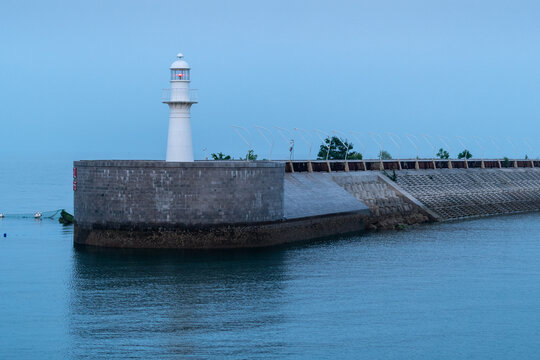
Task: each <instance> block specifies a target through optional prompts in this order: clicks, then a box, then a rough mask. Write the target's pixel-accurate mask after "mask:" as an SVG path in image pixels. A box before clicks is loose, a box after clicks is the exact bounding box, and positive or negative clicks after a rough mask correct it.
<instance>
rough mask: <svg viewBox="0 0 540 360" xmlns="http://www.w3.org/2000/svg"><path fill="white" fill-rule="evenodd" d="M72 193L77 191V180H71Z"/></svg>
mask: <svg viewBox="0 0 540 360" xmlns="http://www.w3.org/2000/svg"><path fill="white" fill-rule="evenodd" d="M73 191H77V180H73Z"/></svg>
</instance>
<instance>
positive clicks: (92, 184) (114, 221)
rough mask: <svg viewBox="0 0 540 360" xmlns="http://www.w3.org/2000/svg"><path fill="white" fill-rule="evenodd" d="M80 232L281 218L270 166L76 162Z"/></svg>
mask: <svg viewBox="0 0 540 360" xmlns="http://www.w3.org/2000/svg"><path fill="white" fill-rule="evenodd" d="M74 166H75V168H76V169H77V179H76V181H77V190H76V191H75V194H74V208H75V220H76V222H77V225H78V226H79V227H82V228H85V227H86V228H91V227H94V226H96V225H107V226H109V227H118V226H127V225H137V226H138V227H141V226H154V225H166V226H170V225H185V226H190V225H209V224H220V225H223V224H234V223H257V222H268V221H276V220H281V219H282V218H283V176H284V172H285V171H284V165H283V164H280V163H275V162H267V161H258V162H241V161H231V162H226V161H219V162H217V161H215V162H211V161H207V162H194V163H173V162H164V161H117V160H107V161H76V162H75V163H74Z"/></svg>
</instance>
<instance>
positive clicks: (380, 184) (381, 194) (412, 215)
mask: <svg viewBox="0 0 540 360" xmlns="http://www.w3.org/2000/svg"><path fill="white" fill-rule="evenodd" d="M332 178H333V180H334V181H335V182H336V183H337V184H339V185H340V186H342V187H343V188H344V189H345V190H346V191H347V192H349V193H350V194H352V195H353V196H355V197H356V198H357V199H359V200H361V201H362V202H364V203H365V204H366V205H367V206H368V207H369V209H370V214H369V215H368V216H366V217H365V218H364V222H365V225H366V227H367V228H368V229H392V228H396V227H399V226H401V225H411V224H418V223H423V222H428V221H432V220H437V216H436V215H435V214H434V213H432V212H431V211H430V210H429V209H427V208H426V207H425V206H423V205H422V204H421V203H420V202H418V201H416V199H414V198H413V197H412V196H410V195H409V194H408V193H407V192H405V191H403V190H402V189H400V188H399V186H397V185H396V184H395V183H393V182H392V181H390V180H389V179H387V178H386V177H385V176H384V175H381V174H378V173H366V172H349V173H333V174H332Z"/></svg>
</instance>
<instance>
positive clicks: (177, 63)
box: [171, 54, 189, 70]
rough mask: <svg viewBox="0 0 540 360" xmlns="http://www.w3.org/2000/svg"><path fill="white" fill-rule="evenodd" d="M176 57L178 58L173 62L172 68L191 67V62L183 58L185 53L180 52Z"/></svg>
mask: <svg viewBox="0 0 540 360" xmlns="http://www.w3.org/2000/svg"><path fill="white" fill-rule="evenodd" d="M176 57H177V58H178V59H177V60H176V61H175V62H173V63H172V65H171V70H176V69H189V64H188V63H187V62H185V61H184V60H182V58H183V57H184V55H182V54H178V55H176Z"/></svg>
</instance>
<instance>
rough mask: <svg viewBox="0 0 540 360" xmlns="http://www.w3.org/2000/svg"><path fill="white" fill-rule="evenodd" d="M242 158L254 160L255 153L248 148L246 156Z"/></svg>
mask: <svg viewBox="0 0 540 360" xmlns="http://www.w3.org/2000/svg"><path fill="white" fill-rule="evenodd" d="M242 160H248V161H255V160H257V154H255V153H254V152H253V150H249V151H248V153H247V156H246V157H245V158H243V159H242Z"/></svg>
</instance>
